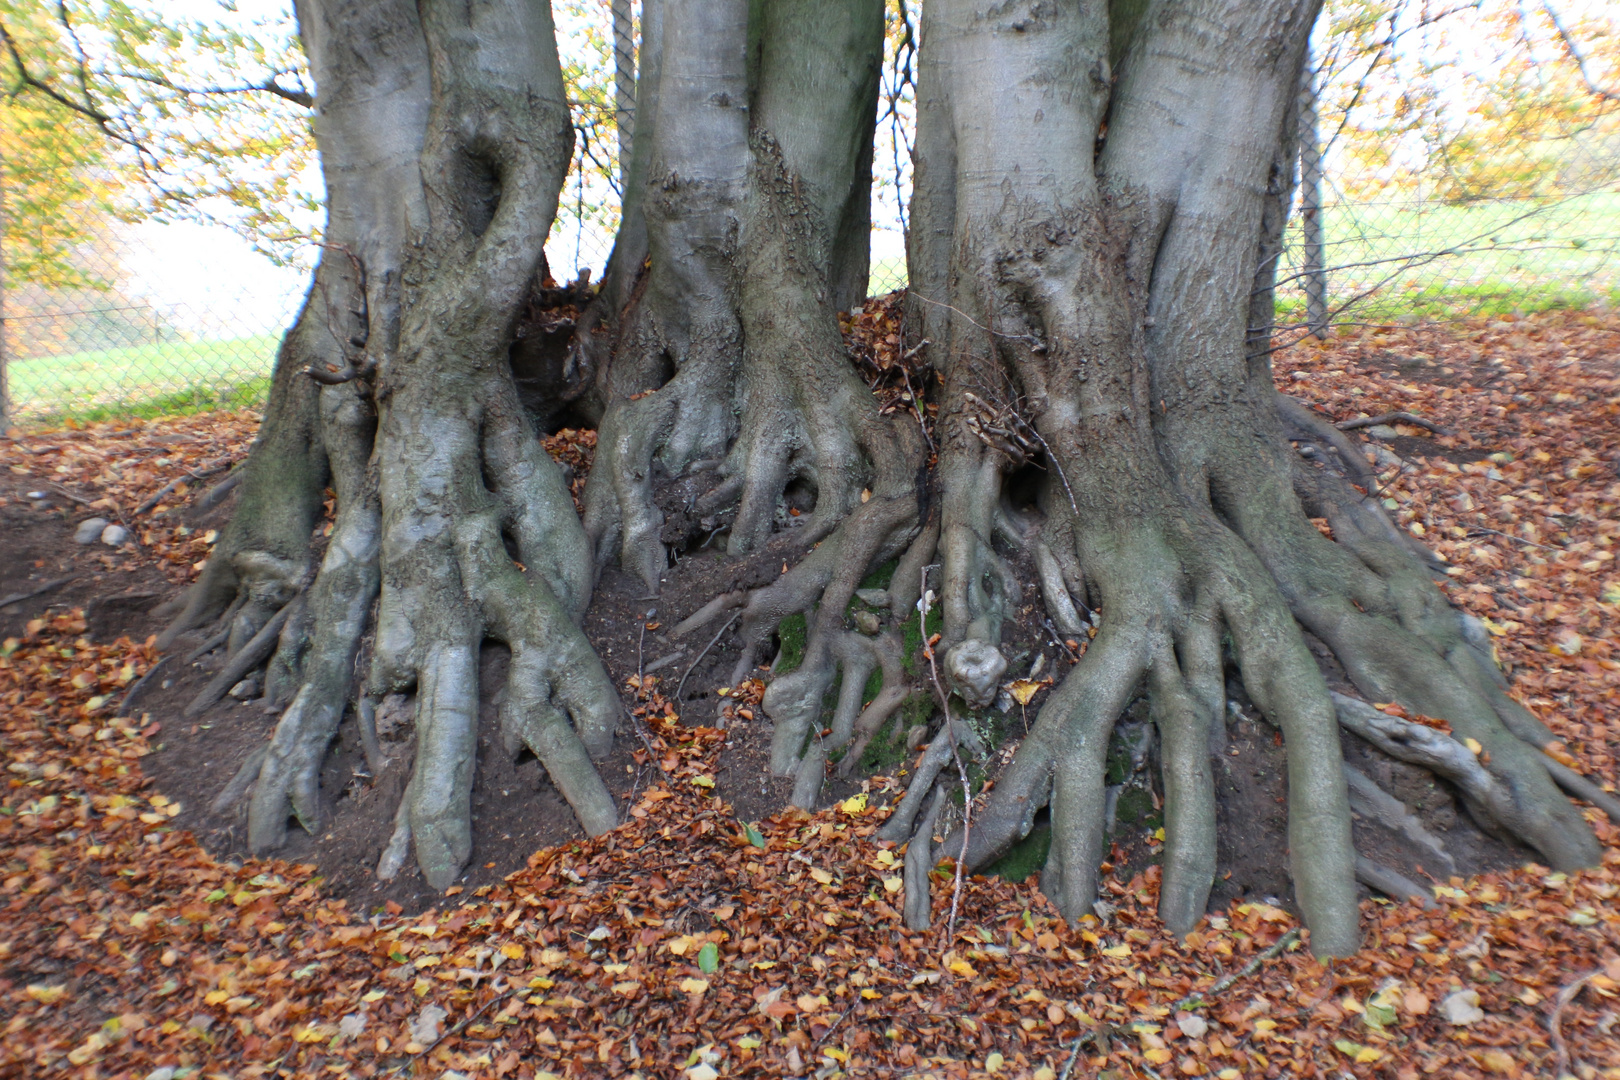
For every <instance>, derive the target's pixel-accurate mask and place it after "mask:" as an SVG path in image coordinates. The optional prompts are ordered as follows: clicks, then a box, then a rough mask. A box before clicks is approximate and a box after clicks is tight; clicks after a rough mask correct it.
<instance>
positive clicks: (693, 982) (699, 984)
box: [681, 979, 709, 994]
mask: <svg viewBox="0 0 1620 1080" xmlns="http://www.w3.org/2000/svg"><path fill="white" fill-rule="evenodd" d="M708 988H709V980H708V979H682V980H681V989H682V990H683V991H684V992H686V993H688V994H701V993H703V991H705V990H707V989H708Z"/></svg>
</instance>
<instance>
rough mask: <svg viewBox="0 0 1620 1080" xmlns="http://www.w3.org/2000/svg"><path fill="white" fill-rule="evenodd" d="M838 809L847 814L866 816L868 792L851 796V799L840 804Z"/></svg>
mask: <svg viewBox="0 0 1620 1080" xmlns="http://www.w3.org/2000/svg"><path fill="white" fill-rule="evenodd" d="M838 809H840V810H842V811H843V812H844V813H846V814H864V813H865V812H866V792H864V791H863V792H861V793H860V794H859V795H851V796H850V797H849V798H847V799H845V800H844V801H843V802H841V803H839V804H838Z"/></svg>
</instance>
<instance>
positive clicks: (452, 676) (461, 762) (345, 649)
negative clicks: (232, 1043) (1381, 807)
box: [170, 0, 619, 888]
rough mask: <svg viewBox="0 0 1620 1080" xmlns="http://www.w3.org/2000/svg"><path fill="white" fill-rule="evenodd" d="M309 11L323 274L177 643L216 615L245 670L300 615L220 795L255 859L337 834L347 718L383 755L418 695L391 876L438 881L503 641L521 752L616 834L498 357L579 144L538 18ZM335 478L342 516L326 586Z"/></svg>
mask: <svg viewBox="0 0 1620 1080" xmlns="http://www.w3.org/2000/svg"><path fill="white" fill-rule="evenodd" d="M299 18H300V30H301V32H302V34H303V37H304V41H305V46H306V49H307V50H308V53H309V56H310V63H311V69H312V72H313V74H314V76H315V79H316V82H317V90H318V95H319V96H318V105H319V119H318V122H317V125H316V137H317V142H318V145H319V148H320V150H321V156H322V163H323V168H324V170H325V175H326V179H327V189H328V229H327V233H326V241H325V245H324V249H323V256H322V259H321V263H320V268H319V270H318V271H317V274H316V279H315V284H314V287H313V288H312V289H311V293H310V299H309V301H308V302H307V303H306V305H305V309H304V312H303V313H302V314H301V316H300V318H299V321H298V323H297V324H296V325H295V327H294V328H293V330H292V331H291V332H289V334H288V338H287V342H286V344H284V346H283V351H282V356H281V360H280V362H279V365H278V372H277V389H276V396H275V398H274V400H273V403H272V407H271V409H270V411H269V412H268V413H267V417H266V422H265V427H264V435H263V437H262V438H261V441H260V443H259V445H258V446H257V447H256V448H255V450H254V453H253V455H252V458H251V460H250V464H249V473H248V475H247V477H246V479H245V481H244V485H243V496H242V503H241V505H240V507H239V509H238V512H237V514H236V515H235V517H234V518H233V522H232V527H231V529H230V530H229V531H228V532H227V535H226V541H227V542H226V543H225V544H223V545H222V548H223V550H222V551H221V552H220V553H219V554H216V556H215V559H214V560H213V561H212V562H213V564H217V568H216V567H215V565H211V567H210V572H209V573H208V574H207V575H205V577H204V580H203V581H202V582H200V583H199V585H198V587H196V588H195V589H194V590H193V593H192V595H191V598H190V602H189V604H188V608H187V611H186V612H185V614H184V615H183V616H182V618H181V619H180V620H179V621H178V622H177V623H176V625H175V627H174V628H173V629H172V630H171V635H170V636H171V638H172V636H173V634H174V633H175V632H179V631H181V630H184V629H187V628H189V627H191V626H194V625H197V624H198V623H199V622H200V621H202V620H203V619H205V618H206V617H207V616H208V615H210V614H213V613H215V612H217V611H218V610H219V609H220V608H221V607H226V610H227V613H228V614H229V615H230V617H232V618H233V619H234V624H233V629H232V635H231V642H230V648H229V652H231V653H237V654H243V655H245V654H247V653H249V652H252V651H253V650H255V649H259V648H262V645H260V644H259V643H258V642H249V641H247V640H246V639H248V638H251V637H254V636H255V634H256V633H257V634H261V635H262V634H263V633H266V632H268V631H260V630H259V627H260V626H264V625H265V624H266V623H267V620H268V619H269V617H270V615H271V614H272V613H274V612H276V611H277V609H278V608H281V607H283V606H288V605H290V607H289V610H288V611H287V613H286V614H284V615H282V616H281V617H280V621H281V624H282V629H281V631H280V635H279V643H278V645H277V647H276V650H275V657H274V659H273V660H272V662H271V668H270V682H271V685H270V686H267V692H268V693H269V694H270V696H271V698H272V700H275V699H277V698H281V699H282V700H285V699H286V698H290V699H291V700H290V703H288V704H287V707H286V710H285V711H284V712H283V714H282V716H281V720H280V722H279V723H278V724H277V727H276V730H275V734H274V736H273V737H272V739H271V741H270V743H269V745H268V746H267V747H266V749H265V752H264V753H263V754H262V755H255V756H254V757H253V758H251V759H250V763H249V765H248V766H247V773H248V775H247V777H246V779H247V780H249V781H250V783H249V784H245V785H239V784H234V783H233V784H231V785H228V786H227V789H226V792H227V794H234V793H236V792H237V791H239V790H241V789H243V788H246V790H248V791H251V799H250V807H249V815H248V835H249V840H250V843H251V845H252V846H253V847H254V849H255V850H267V849H270V848H274V847H276V846H278V845H279V844H280V843H281V842H282V840H283V838H284V836H285V833H286V828H287V821H288V818H289V815H291V816H294V817H296V818H297V820H298V821H299V822H300V823H301V824H302V825H303V826H304V827H305V828H306V829H309V830H310V831H314V830H316V829H317V828H318V827H319V826H320V823H321V820H322V817H323V809H322V802H321V792H320V790H319V772H320V765H321V761H322V758H323V757H324V755H325V753H326V749H327V747H328V745H329V744H330V742H331V739H332V737H333V735H334V734H335V733H336V731H337V729H338V726H339V724H340V723H341V721H342V719H343V717H344V715H345V713H346V711H347V710H348V708H349V706H350V705H351V704H353V705H354V706H355V715H356V719H357V722H359V723H360V724H361V725H362V736H363V741H364V742H365V744H366V746H367V749H368V752H370V753H375V752H376V749H375V747H376V739H375V735H374V733H373V732H371V731H370V730H369V726H370V722H371V716H372V713H373V710H374V708H375V704H376V702H377V700H378V699H379V698H381V697H382V696H383V695H386V694H391V693H406V694H410V693H414V695H415V712H414V715H415V723H414V750H413V761H412V773H411V781H410V784H409V787H408V789H407V793H406V796H405V799H404V802H403V804H402V805H401V808H400V812H399V815H398V817H397V827H396V831H395V835H394V838H393V840H392V841H391V842H390V844H389V846H388V848H387V850H386V851H384V852H383V854H382V857H381V860H380V863H379V867H378V872H379V875H380V876H383V877H391V876H393V875H394V874H395V873H397V872H398V871H399V869H400V868H401V866H402V864H403V862H404V860H405V858H406V857H407V856H408V855H409V854H410V852H411V851H412V850H414V852H415V855H416V860H417V863H418V865H419V866H420V867H421V870H422V873H423V876H424V878H425V879H426V880H427V881H428V883H429V884H430V885H432V886H433V887H435V888H444V887H446V886H448V885H449V884H451V883H452V882H453V881H454V880H455V878H456V877H457V876H458V875H459V874H460V872H461V868H462V866H463V865H464V864H465V862H466V860H467V858H468V857H469V854H470V852H471V847H472V836H471V822H470V812H471V806H470V797H471V789H472V775H473V770H474V767H475V762H474V748H475V745H476V739H475V731H474V725H475V722H476V717H477V710H478V686H477V676H476V670H477V657H478V652H479V649H480V648H481V646H482V645H483V643H484V642H485V641H486V640H490V639H493V640H496V641H500V642H502V643H504V644H506V645H507V646H508V647H510V649H511V651H512V662H511V668H510V674H509V678H508V685H507V687H506V690H505V701H504V705H503V708H502V711H501V723H502V728H503V732H504V734H505V736H506V740H507V748H508V750H509V751H510V752H513V753H516V752H517V751H518V750H519V749H520V748H522V747H524V746H527V747H529V748H530V749H532V750H533V751H534V752H535V754H536V755H537V756H538V757H539V758H540V759H541V761H542V762H543V763H544V764H545V766H546V768H547V769H548V771H549V772H550V774H551V776H552V779H553V780H554V782H555V783H556V784H557V787H558V789H559V790H560V791H561V792H562V793H563V794H564V796H565V797H566V798H567V799H568V800H569V802H570V803H571V805H572V806H573V807H574V809H575V811H576V812H577V813H578V815H579V818H580V820H581V823H582V824H583V825H584V826H585V828H586V829H587V831H589V832H591V833H592V834H595V833H600V832H602V831H605V830H606V829H609V828H612V827H613V826H614V825H615V824H617V811H616V808H615V806H614V804H613V801H612V798H611V797H610V796H609V795H608V793H607V790H606V788H605V787H604V786H603V784H602V782H601V779H600V778H599V777H598V775H597V773H596V770H595V768H594V766H593V765H592V763H591V760H590V757H589V754H590V753H591V752H596V753H601V752H604V751H605V750H606V748H607V746H608V744H609V742H610V741H611V738H612V734H613V728H614V724H615V723H616V721H617V718H618V714H619V705H618V699H617V695H616V694H615V692H614V690H613V687H612V685H611V683H610V681H609V680H608V678H607V674H606V672H605V671H604V669H603V668H602V666H601V663H600V662H599V661H598V660H597V659H596V657H595V655H594V654H593V653H592V652H591V650H590V647H589V645H588V644H587V643H586V641H585V638H584V635H583V634H582V633H581V632H580V631H579V629H578V626H577V622H578V620H579V618H580V616H581V615H582V614H583V611H584V608H585V605H586V604H587V603H588V601H589V597H590V587H591V559H590V550H589V547H588V545H587V543H586V539H585V535H584V532H583V530H582V528H581V526H580V522H579V519H578V518H577V516H576V514H575V512H574V508H573V502H572V499H571V497H570V495H569V493H568V490H567V487H566V485H565V484H564V482H563V480H562V476H561V474H560V472H559V471H558V469H557V467H556V465H555V464H554V463H553V462H552V461H551V459H550V458H549V457H548V456H547V455H546V453H545V452H544V450H543V449H542V448H541V446H540V444H539V442H538V439H537V437H536V432H535V431H534V430H533V427H532V424H531V423H530V420H529V418H528V416H527V415H526V414H525V412H524V410H523V408H522V407H521V405H520V404H519V401H518V396H517V390H516V386H515V384H514V382H513V378H512V372H511V369H510V365H509V362H508V349H509V347H510V345H511V342H512V340H513V337H514V335H515V330H516V322H517V319H518V316H519V314H520V312H521V311H522V309H523V308H524V306H525V304H526V302H527V300H528V297H529V295H530V293H531V291H532V290H533V289H535V288H537V287H538V285H539V281H538V280H537V279H538V276H539V272H540V269H541V267H542V265H543V259H544V256H543V246H544V243H545V238H546V235H547V233H548V232H549V230H550V227H551V223H552V219H553V217H554V216H555V212H556V207H557V195H558V192H559V191H560V189H561V187H562V183H563V179H564V175H565V172H566V169H567V164H568V160H569V156H570V153H571V149H572V145H573V143H572V140H573V130H572V126H571V123H570V121H569V116H568V109H567V105H566V102H565V100H564V93H563V85H562V74H561V69H560V67H559V64H558V59H557V51H556V42H555V36H554V31H553V27H552V23H551V16H550V9H549V6H548V5H547V4H546V3H544V2H543V0H512V2H509V3H502V4H482V5H474V6H468V5H462V4H456V3H451V2H438V0H433V2H423V3H420V4H417V3H409V2H398V0H395V2H389V3H368V4H356V3H352V2H348V0H306V2H305V3H302V4H301V5H300V8H299ZM328 478H330V483H331V486H332V489H333V491H334V493H335V495H336V503H337V512H336V518H335V520H334V522H333V528H332V533H331V539H330V541H329V543H328V545H327V548H326V553H325V556H324V558H323V560H322V562H321V565H320V567H319V570H318V572H316V573H314V574H313V576H312V575H311V574H310V571H309V568H308V561H309V549H310V529H311V526H312V525H313V524H314V519H315V517H316V515H317V513H318V511H319V508H320V505H321V494H322V489H323V488H324V487H325V486H326V483H327V481H328ZM267 506H268V507H272V508H275V509H277V511H278V512H276V513H268V512H266V511H265V509H264V508H265V507H267ZM283 507H285V508H284V509H283ZM509 546H510V550H511V551H514V552H515V553H516V555H515V557H514V555H512V554H509ZM311 577H312V580H311ZM233 593H234V599H233V595H232V594H233ZM374 602H375V603H376V623H375V645H374V647H373V650H372V653H373V655H372V656H371V663H370V666H369V670H368V674H367V677H366V686H365V691H364V693H363V694H362V696H361V697H360V698H359V699H358V700H356V699H355V690H356V685H355V681H356V680H355V674H354V673H355V668H356V663H355V661H356V657H357V655H358V652H359V649H360V647H361V643H362V639H363V637H364V636H365V634H366V632H367V630H368V629H369V628H371V625H372V623H371V616H372V610H373V604H374ZM271 625H272V626H273V625H274V624H271ZM261 640H262V638H261ZM255 655H256V654H255ZM250 660H251V658H250ZM206 703H207V702H206V701H204V702H201V704H206ZM374 764H375V765H378V766H382V765H385V764H386V762H374Z"/></svg>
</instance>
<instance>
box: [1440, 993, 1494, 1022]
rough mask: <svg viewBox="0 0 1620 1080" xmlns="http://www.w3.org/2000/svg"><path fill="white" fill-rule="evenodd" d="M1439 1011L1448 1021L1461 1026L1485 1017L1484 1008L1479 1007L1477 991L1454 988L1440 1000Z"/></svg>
mask: <svg viewBox="0 0 1620 1080" xmlns="http://www.w3.org/2000/svg"><path fill="white" fill-rule="evenodd" d="M1440 1012H1441V1014H1442V1015H1443V1016H1445V1018H1446V1021H1447V1022H1448V1023H1451V1024H1454V1025H1456V1026H1458V1027H1462V1026H1464V1025H1465V1024H1474V1023H1478V1022H1479V1021H1481V1020H1483V1019H1485V1010H1484V1009H1481V1008H1480V1007H1479V992H1478V991H1475V990H1456V991H1453V992H1452V993H1450V994H1447V995H1446V998H1445V1000H1444V1001H1442V1002H1440Z"/></svg>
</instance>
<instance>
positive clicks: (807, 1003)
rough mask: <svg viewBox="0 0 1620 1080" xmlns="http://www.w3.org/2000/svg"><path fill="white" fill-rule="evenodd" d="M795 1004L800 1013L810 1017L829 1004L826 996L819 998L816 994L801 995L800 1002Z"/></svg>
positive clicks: (797, 1001)
mask: <svg viewBox="0 0 1620 1080" xmlns="http://www.w3.org/2000/svg"><path fill="white" fill-rule="evenodd" d="M793 1004H795V1005H797V1006H798V1007H799V1011H800V1012H802V1013H805V1014H806V1015H808V1014H810V1013H813V1012H815V1011H816V1010H817V1009H819V1008H821V1007H822V1006H823V1005H825V1004H827V999H826V997H824V996H817V995H815V994H800V995H799V997H798V1000H796V1001H795V1002H794V1003H793Z"/></svg>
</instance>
